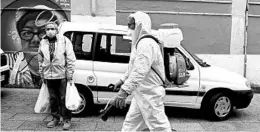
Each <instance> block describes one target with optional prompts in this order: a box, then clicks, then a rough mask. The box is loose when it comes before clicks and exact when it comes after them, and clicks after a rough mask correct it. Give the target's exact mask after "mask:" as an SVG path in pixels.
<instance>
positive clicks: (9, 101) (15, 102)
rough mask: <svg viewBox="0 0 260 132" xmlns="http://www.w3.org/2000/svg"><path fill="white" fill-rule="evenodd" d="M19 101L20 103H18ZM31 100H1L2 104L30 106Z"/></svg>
mask: <svg viewBox="0 0 260 132" xmlns="http://www.w3.org/2000/svg"><path fill="white" fill-rule="evenodd" d="M18 102H19V103H18ZM30 103H31V102H27V101H13V100H1V106H20V107H21V106H22V107H24V106H28V105H29V104H30Z"/></svg>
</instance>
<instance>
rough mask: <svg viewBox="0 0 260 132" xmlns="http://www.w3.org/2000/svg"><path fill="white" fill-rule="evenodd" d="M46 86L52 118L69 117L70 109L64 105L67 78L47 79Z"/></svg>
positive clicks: (67, 118) (68, 118) (66, 118)
mask: <svg viewBox="0 0 260 132" xmlns="http://www.w3.org/2000/svg"><path fill="white" fill-rule="evenodd" d="M46 83H47V87H48V90H49V93H50V104H51V114H52V116H53V117H54V118H57V119H59V118H60V116H62V117H63V120H70V119H71V111H69V110H68V109H67V108H66V106H65V97H66V87H67V79H53V80H52V79H47V80H46Z"/></svg>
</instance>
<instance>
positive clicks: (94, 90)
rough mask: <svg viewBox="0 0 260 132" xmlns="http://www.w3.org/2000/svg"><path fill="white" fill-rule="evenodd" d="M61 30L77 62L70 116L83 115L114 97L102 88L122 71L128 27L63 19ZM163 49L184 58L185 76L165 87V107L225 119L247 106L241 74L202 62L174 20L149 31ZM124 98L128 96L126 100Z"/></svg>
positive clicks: (248, 99)
mask: <svg viewBox="0 0 260 132" xmlns="http://www.w3.org/2000/svg"><path fill="white" fill-rule="evenodd" d="M59 33H60V34H64V35H65V36H67V37H68V38H69V39H70V40H71V41H72V43H73V47H74V51H75V55H76V58H77V61H76V71H75V73H74V77H73V79H74V81H75V84H76V87H77V88H78V90H79V92H80V95H81V97H82V98H83V101H82V105H81V107H80V108H79V109H78V110H76V111H74V112H73V114H74V115H84V114H86V113H87V112H88V111H89V110H91V109H92V108H93V107H92V105H93V104H94V103H97V104H99V103H102V104H103V103H107V101H108V100H109V99H111V98H112V97H114V96H115V95H116V92H113V91H112V90H111V89H109V88H108V87H107V86H108V85H109V84H113V83H116V82H117V81H118V79H119V78H120V77H121V76H122V75H123V74H124V72H125V70H126V68H127V65H128V61H129V55H130V54H129V53H130V49H131V44H130V43H131V41H130V40H129V39H126V38H127V37H126V34H127V27H126V26H121V25H104V24H95V23H78V22H75V23H74V22H65V23H63V24H62V25H61V27H60V32H59ZM154 34H155V35H157V37H158V38H160V40H162V41H163V42H164V45H165V47H166V48H168V52H178V53H180V54H181V55H182V56H183V57H184V58H185V60H186V61H185V62H186V64H187V65H188V66H189V67H187V71H188V73H189V74H190V78H189V79H188V80H187V81H186V82H185V83H184V84H182V85H172V86H170V87H167V88H166V98H165V105H166V106H174V107H185V108H193V109H201V110H204V111H205V112H206V114H207V115H208V117H211V119H216V120H225V119H227V118H228V117H229V115H230V113H231V111H232V109H233V108H234V107H235V108H237V109H241V108H246V107H247V106H248V105H249V104H250V102H251V99H252V97H253V91H252V89H251V88H250V83H249V82H248V81H247V79H246V78H244V77H242V76H241V75H239V74H236V73H234V72H230V71H228V70H225V69H222V68H219V67H215V66H212V65H209V64H207V63H206V62H204V61H203V60H201V59H199V58H198V57H197V56H196V55H194V54H192V53H190V52H189V51H187V50H186V49H185V45H183V44H181V41H182V39H183V35H182V32H181V30H180V29H179V28H178V27H176V25H174V24H166V25H163V26H162V28H161V29H159V30H158V31H156V30H154ZM130 99H131V97H130V98H128V100H130Z"/></svg>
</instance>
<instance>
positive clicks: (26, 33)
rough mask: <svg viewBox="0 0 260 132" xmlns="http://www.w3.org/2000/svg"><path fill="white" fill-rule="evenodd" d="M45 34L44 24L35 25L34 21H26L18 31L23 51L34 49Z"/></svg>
mask: <svg viewBox="0 0 260 132" xmlns="http://www.w3.org/2000/svg"><path fill="white" fill-rule="evenodd" d="M44 35H45V28H44V26H41V27H37V26H36V25H35V22H34V21H28V22H26V24H25V25H24V27H23V28H22V30H21V32H20V38H21V42H22V48H23V51H35V50H36V49H38V48H39V44H40V41H41V39H42V37H43V36H44Z"/></svg>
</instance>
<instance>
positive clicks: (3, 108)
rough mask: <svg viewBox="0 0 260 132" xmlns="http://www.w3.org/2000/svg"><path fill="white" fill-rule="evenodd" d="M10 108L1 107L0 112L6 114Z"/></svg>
mask: <svg viewBox="0 0 260 132" xmlns="http://www.w3.org/2000/svg"><path fill="white" fill-rule="evenodd" d="M10 107H11V106H1V112H2V113H4V112H6V111H7V110H8V109H9V108H10Z"/></svg>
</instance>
